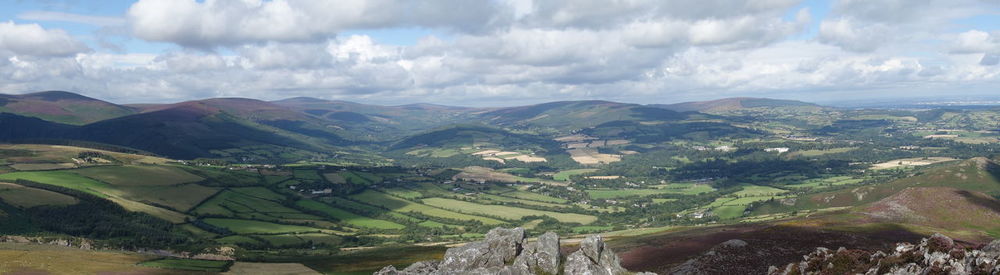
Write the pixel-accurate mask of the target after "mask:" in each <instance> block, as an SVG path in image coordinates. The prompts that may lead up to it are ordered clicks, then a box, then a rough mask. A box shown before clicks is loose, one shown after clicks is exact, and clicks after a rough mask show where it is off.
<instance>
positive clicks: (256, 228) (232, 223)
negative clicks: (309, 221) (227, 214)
mask: <svg viewBox="0 0 1000 275" xmlns="http://www.w3.org/2000/svg"><path fill="white" fill-rule="evenodd" d="M204 221H205V223H208V224H211V225H214V226H218V227H223V228H227V229H229V230H231V231H233V232H235V233H238V234H278V233H305V232H319V231H320V229H317V228H312V227H305V226H299V225H287V224H276V223H269V222H262V221H252V220H237V219H219V218H207V219H205V220H204Z"/></svg>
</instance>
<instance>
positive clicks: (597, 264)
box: [375, 228, 652, 275]
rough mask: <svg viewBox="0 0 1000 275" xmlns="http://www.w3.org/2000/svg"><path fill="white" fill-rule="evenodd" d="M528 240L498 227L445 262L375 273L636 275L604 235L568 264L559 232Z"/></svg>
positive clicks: (519, 232) (591, 239) (587, 242)
mask: <svg viewBox="0 0 1000 275" xmlns="http://www.w3.org/2000/svg"><path fill="white" fill-rule="evenodd" d="M525 237H526V236H525V232H524V229H523V228H513V229H506V228H495V229H493V230H490V232H489V233H487V234H486V238H485V239H483V240H482V241H478V242H473V243H469V244H466V245H464V246H462V247H456V248H451V249H448V251H446V252H445V255H444V259H442V260H441V261H425V262H418V263H414V264H412V265H410V266H409V267H406V268H405V269H403V270H398V269H396V267H393V266H387V267H385V268H382V270H379V271H378V272H375V274H376V275H424V274H435V275H437V274H440V275H450V274H484V275H485V274H505V275H520V274H553V275H554V274H589V275H619V274H632V273H630V272H628V271H627V270H625V269H624V268H622V267H621V260H620V259H619V258H618V255H616V254H615V253H614V252H612V251H611V249H608V248H607V246H606V245H605V244H604V240H603V239H602V238H601V236H597V235H594V236H589V237H587V238H586V239H584V240H583V241H582V242H581V243H580V250H578V251H576V252H573V253H572V254H570V255H569V257H567V258H566V259H565V261H563V255H562V254H561V252H560V250H559V247H560V244H559V236H558V235H556V234H555V233H552V232H548V233H545V234H542V235H541V236H539V237H538V240H537V241H535V242H531V243H526V240H525ZM640 274H652V273H640Z"/></svg>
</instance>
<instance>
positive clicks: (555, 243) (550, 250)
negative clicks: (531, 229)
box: [514, 232, 562, 274]
mask: <svg viewBox="0 0 1000 275" xmlns="http://www.w3.org/2000/svg"><path fill="white" fill-rule="evenodd" d="M560 258H562V253H560V251H559V235H556V233H552V232H547V233H545V234H542V235H541V236H538V241H536V242H533V243H529V244H527V245H525V246H524V250H523V251H521V255H518V256H517V259H515V260H514V266H515V267H518V268H523V269H524V270H528V271H535V272H543V273H548V274H558V273H559V260H560Z"/></svg>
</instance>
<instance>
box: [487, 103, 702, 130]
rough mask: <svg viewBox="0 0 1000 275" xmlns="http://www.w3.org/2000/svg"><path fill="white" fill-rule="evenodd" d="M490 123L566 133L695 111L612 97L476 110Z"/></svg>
mask: <svg viewBox="0 0 1000 275" xmlns="http://www.w3.org/2000/svg"><path fill="white" fill-rule="evenodd" d="M476 114H477V116H478V118H479V120H481V121H484V122H486V123H490V124H495V125H500V126H504V127H513V128H521V129H529V130H534V131H538V132H540V133H552V134H566V133H570V132H573V131H576V130H580V129H584V128H588V127H594V126H597V125H600V124H603V123H608V122H612V121H623V120H628V121H638V120H642V121H664V120H679V119H685V118H688V117H689V116H690V115H692V114H685V113H678V112H675V111H671V110H664V109H660V108H651V107H647V106H642V105H638V104H628V103H618V102H610V101H599V100H588V101H558V102H550V103H543V104H537V105H529V106H520V107H508V108H498V109H494V110H487V111H481V112H477V113H476Z"/></svg>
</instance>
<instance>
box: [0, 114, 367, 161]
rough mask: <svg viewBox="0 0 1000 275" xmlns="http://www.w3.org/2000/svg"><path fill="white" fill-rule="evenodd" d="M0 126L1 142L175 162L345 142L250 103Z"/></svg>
mask: <svg viewBox="0 0 1000 275" xmlns="http://www.w3.org/2000/svg"><path fill="white" fill-rule="evenodd" d="M0 123H3V124H4V125H11V126H12V127H4V130H3V132H0V139H2V140H4V141H14V142H25V141H39V140H82V141H90V142H98V143H105V144H112V145H118V146H124V147H129V148H134V149H139V150H143V151H148V152H152V153H156V154H159V155H162V156H167V157H171V158H178V159H194V158H199V157H223V158H228V159H234V160H240V161H250V160H254V161H261V162H274V161H279V159H280V161H287V160H289V159H288V157H289V156H295V158H299V157H305V155H308V154H310V153H311V152H331V151H335V149H336V145H343V144H346V143H348V142H349V141H347V140H345V139H343V138H341V137H340V136H338V135H337V134H336V133H334V131H332V130H329V129H327V128H325V126H323V125H322V124H319V123H316V122H315V121H311V120H310V118H308V117H305V116H302V115H301V114H298V113H296V112H293V111H290V110H286V109H283V108H280V107H277V106H272V105H271V104H270V103H266V102H263V101H256V100H249V99H214V100H207V101H192V102H184V103H178V104H172V105H166V106H160V107H158V108H156V109H151V110H147V111H146V112H143V113H139V114H133V115H127V116H122V117H117V118H112V119H107V120H102V121H98V122H94V123H90V124H86V125H80V126H77V125H68V124H61V123H55V122H50V121H45V120H42V119H38V118H32V117H26V116H20V115H15V114H10V113H5V114H0ZM13 126H16V127H13ZM282 155H283V156H284V157H279V156H282ZM293 159H294V158H293Z"/></svg>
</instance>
